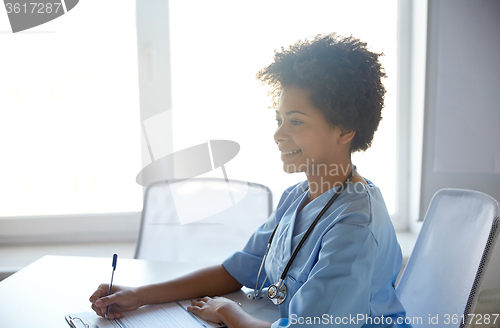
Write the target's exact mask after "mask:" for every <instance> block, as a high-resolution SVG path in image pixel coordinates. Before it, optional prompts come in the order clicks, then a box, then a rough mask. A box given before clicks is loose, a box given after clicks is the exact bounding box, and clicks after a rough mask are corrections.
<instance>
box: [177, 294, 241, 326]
mask: <svg viewBox="0 0 500 328" xmlns="http://www.w3.org/2000/svg"><path fill="white" fill-rule="evenodd" d="M240 309H241V308H240V306H239V305H238V303H236V302H234V301H231V300H230V299H228V298H225V297H214V298H211V297H208V296H205V297H203V298H198V299H197V300H195V301H192V302H191V306H188V308H187V310H188V311H189V312H191V313H194V314H196V315H198V316H199V317H200V318H202V319H204V320H207V321H211V322H216V323H224V319H223V318H224V313H227V312H229V311H239V310H240Z"/></svg>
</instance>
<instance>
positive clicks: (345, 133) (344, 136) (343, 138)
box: [338, 128, 356, 145]
mask: <svg viewBox="0 0 500 328" xmlns="http://www.w3.org/2000/svg"><path fill="white" fill-rule="evenodd" d="M355 134H356V131H349V130H346V129H344V128H340V134H339V139H338V140H339V143H341V144H344V145H345V144H348V143H349V142H351V140H352V138H354V135H355Z"/></svg>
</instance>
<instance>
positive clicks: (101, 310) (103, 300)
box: [89, 284, 142, 319]
mask: <svg viewBox="0 0 500 328" xmlns="http://www.w3.org/2000/svg"><path fill="white" fill-rule="evenodd" d="M108 295H109V285H108V284H101V285H100V286H99V288H97V290H96V291H95V292H94V293H93V294H92V296H90V298H89V301H90V302H91V303H92V309H93V310H94V311H95V313H96V314H97V315H98V316H101V317H104V316H105V314H106V307H107V306H108V305H110V307H109V315H108V319H117V318H123V316H124V314H123V312H125V311H132V310H135V309H137V308H138V307H140V306H141V305H142V304H140V303H139V295H138V292H137V289H136V288H131V287H124V286H116V285H115V286H113V294H112V295H109V296H108Z"/></svg>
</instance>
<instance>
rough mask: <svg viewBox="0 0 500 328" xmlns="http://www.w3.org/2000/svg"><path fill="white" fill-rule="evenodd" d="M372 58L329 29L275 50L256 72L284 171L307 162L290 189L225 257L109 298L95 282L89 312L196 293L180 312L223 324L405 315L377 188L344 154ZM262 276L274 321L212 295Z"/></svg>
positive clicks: (373, 99) (370, 91) (368, 98)
mask: <svg viewBox="0 0 500 328" xmlns="http://www.w3.org/2000/svg"><path fill="white" fill-rule="evenodd" d="M378 57H379V54H376V53H373V52H370V51H369V50H368V49H367V48H366V44H365V43H363V42H361V41H360V40H358V39H356V38H353V37H347V38H342V37H340V36H338V35H336V34H330V35H325V36H317V37H315V38H314V39H311V40H306V41H299V42H297V43H296V44H294V45H292V46H290V47H289V48H288V49H284V48H282V49H281V51H278V52H276V53H275V57H274V62H273V63H272V64H270V65H269V66H268V67H266V68H264V69H263V70H261V71H260V72H259V73H258V74H257V78H258V79H260V81H261V82H262V83H265V84H268V85H269V86H270V87H271V92H270V93H271V95H272V96H273V98H274V105H275V107H276V109H277V110H276V120H277V124H278V127H277V130H276V132H275V135H274V141H275V142H276V144H277V146H278V148H279V150H280V151H281V159H282V161H283V169H284V171H285V172H287V173H295V172H304V173H305V175H306V179H307V180H305V181H303V182H301V183H299V184H297V185H295V186H292V187H290V188H288V189H287V190H286V191H285V192H284V194H283V195H282V197H281V200H280V202H279V204H278V206H277V209H276V211H275V213H273V214H272V215H271V217H270V218H269V219H268V221H267V222H266V223H265V224H264V225H262V226H261V227H260V228H259V229H258V230H257V231H256V232H255V233H254V234H253V236H252V237H251V238H250V240H249V241H248V243H247V245H246V246H245V248H244V249H243V250H242V251H240V252H236V253H235V254H233V255H232V256H231V257H230V258H228V259H227V260H226V261H224V263H223V264H222V265H218V266H214V267H210V268H206V269H203V270H200V271H197V272H194V273H192V274H190V275H187V276H184V277H181V278H178V279H175V280H172V281H167V282H164V283H160V284H155V285H148V286H143V287H139V288H127V287H116V292H115V293H114V294H113V295H111V296H104V295H108V290H107V289H108V286H107V285H105V284H103V285H101V286H100V287H99V288H98V289H97V290H96V292H95V293H94V294H93V295H92V296H91V297H90V301H91V302H92V308H93V309H94V311H95V312H96V313H97V314H98V315H100V316H103V314H104V313H105V310H106V306H107V305H111V304H112V306H111V307H110V309H111V310H110V314H109V318H111V319H113V318H120V317H123V316H124V312H125V311H130V310H134V309H136V308H138V307H139V306H142V305H145V304H152V303H163V302H170V301H175V300H182V299H193V298H197V297H203V298H199V299H197V300H196V301H193V303H192V306H191V307H189V308H188V310H189V311H190V312H192V313H195V314H197V315H199V316H200V317H202V318H204V319H206V320H209V321H213V322H223V323H225V324H226V325H227V326H228V327H278V326H279V327H282V326H290V325H292V326H293V325H295V324H300V323H308V321H307V318H314V317H321V318H322V321H321V322H317V321H315V322H313V325H318V326H322V325H325V324H326V325H335V324H340V325H344V326H349V327H370V326H372V325H374V326H375V325H376V324H378V325H376V326H377V327H379V326H387V327H390V326H393V325H395V324H397V323H401V322H403V319H404V315H405V312H404V309H403V307H402V305H401V304H400V302H399V300H398V297H397V295H396V293H395V289H394V284H395V280H396V277H397V274H398V273H399V270H400V268H401V263H402V258H401V250H400V247H399V244H398V243H397V240H396V235H395V232H394V228H393V226H392V223H391V221H390V219H389V214H388V212H387V210H386V207H385V203H384V200H383V198H382V195H381V193H380V191H379V189H378V188H377V187H376V186H375V185H374V184H373V183H371V182H370V181H369V180H365V179H364V178H363V177H361V175H359V173H357V172H356V170H355V167H354V166H353V165H352V163H351V153H353V152H355V151H359V150H366V149H367V148H368V147H369V146H370V145H371V142H372V139H373V134H374V132H375V130H376V129H377V127H378V124H379V121H380V119H381V110H382V107H383V100H384V94H385V89H384V86H383V84H382V82H381V78H382V77H385V73H384V71H383V68H382V67H381V65H380V63H379V62H378ZM315 221H316V222H315ZM308 229H309V230H310V231H309V232H306V231H307V230H308ZM271 235H273V238H272V242H271V246H270V248H269V252H268V254H267V257H266V260H265V265H264V268H263V270H262V271H263V272H262V274H261V275H259V277H257V273H258V271H259V268H260V266H261V261H262V259H263V257H264V254H265V253H266V247H267V245H268V240H269V238H270V236H271ZM299 244H300V246H299ZM294 251H296V254H295V255H292V253H294ZM266 276H267V279H266ZM257 280H258V281H257ZM262 284H264V285H265V286H269V285H275V287H272V286H271V288H269V290H272V291H274V292H275V294H278V297H277V298H274V301H275V302H276V303H277V304H279V309H280V314H281V318H282V319H280V320H278V321H276V322H274V323H271V322H266V321H262V320H259V319H256V318H254V317H251V316H250V315H248V314H247V313H246V312H245V311H244V310H243V309H241V308H240V306H238V304H237V303H235V302H233V301H231V300H228V299H226V298H223V297H214V296H216V295H222V294H226V293H230V292H234V291H236V290H239V289H240V288H241V287H242V285H245V286H247V287H250V288H253V287H254V286H257V289H259V286H261V285H262ZM284 288H286V297H284V298H283V297H282V296H285V295H284V293H283V291H284ZM271 294H273V293H272V292H271ZM206 295H208V296H206ZM271 296H273V295H271ZM274 296H276V295H274ZM353 318H356V319H355V320H353Z"/></svg>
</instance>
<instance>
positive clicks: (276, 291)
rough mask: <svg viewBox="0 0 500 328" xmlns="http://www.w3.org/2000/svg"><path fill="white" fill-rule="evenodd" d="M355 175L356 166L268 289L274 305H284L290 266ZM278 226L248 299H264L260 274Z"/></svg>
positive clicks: (269, 242)
mask: <svg viewBox="0 0 500 328" xmlns="http://www.w3.org/2000/svg"><path fill="white" fill-rule="evenodd" d="M355 174H356V166H354V167H353V169H352V171H351V174H350V175H349V176H348V177H347V179H346V180H345V181H344V183H343V184H342V186H340V188H339V189H338V190H337V191H336V192H335V194H334V195H333V196H332V198H330V200H329V201H328V203H327V204H326V205H325V206H324V207H323V209H322V210H321V212H320V213H319V214H318V216H317V217H316V219H314V221H313V223H311V225H310V226H309V229H307V231H306V233H305V234H304V236H303V237H302V239H301V240H300V242H299V244H298V245H297V247H296V248H295V250H294V251H293V254H292V256H291V257H290V259H289V260H288V263H287V264H286V267H285V270H283V273H282V274H281V277H280V280H279V281H278V282H277V283H275V284H273V285H271V286H269V288H268V289H267V297H268V298H269V299H270V300H271V301H272V302H273V303H274V304H276V305H279V304H281V303H283V302H284V301H285V299H286V294H287V291H286V285H285V277H286V275H287V273H288V269H290V266H291V265H292V262H293V260H294V259H295V257H296V256H297V253H298V252H299V250H300V248H301V247H302V245H303V244H304V243H305V242H306V239H307V237H308V236H309V235H310V234H311V232H312V231H313V229H314V227H315V226H316V224H317V223H318V221H319V219H320V218H321V217H322V216H323V214H325V212H326V211H327V210H328V209H329V208H330V206H331V205H332V204H333V202H334V201H335V200H336V199H337V198H338V197H339V196H340V194H341V193H342V191H344V189H345V188H346V186H347V184H349V183H350V182H351V180H352V179H353V178H354V175H355ZM308 188H309V187H307V188H306V189H305V190H304V192H306V191H307V189H308ZM278 226H279V223H278V224H277V225H276V227H275V228H274V230H273V233H272V234H271V237H269V241H268V242H267V248H266V252H265V253H264V257H263V258H262V262H261V263H260V268H259V272H258V273H257V281H256V282H255V288H254V291H253V295H252V294H247V297H248V298H249V299H261V298H262V296H260V293H261V292H262V289H263V288H264V285H265V284H266V281H267V275H266V278H265V279H264V282H263V283H262V285H261V286H260V288H259V289H257V288H258V284H259V279H260V273H261V271H262V267H263V266H264V263H265V262H266V257H267V253H268V252H269V248H270V247H271V243H272V241H273V238H274V234H275V233H276V230H277V229H278Z"/></svg>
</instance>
